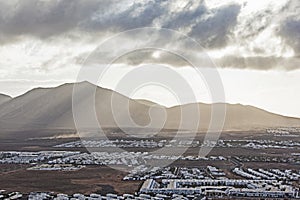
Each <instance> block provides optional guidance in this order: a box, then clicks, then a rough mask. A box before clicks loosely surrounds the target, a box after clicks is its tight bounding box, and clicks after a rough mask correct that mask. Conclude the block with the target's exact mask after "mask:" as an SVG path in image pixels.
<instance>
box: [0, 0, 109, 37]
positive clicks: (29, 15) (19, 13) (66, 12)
mask: <svg viewBox="0 0 300 200" xmlns="http://www.w3.org/2000/svg"><path fill="white" fill-rule="evenodd" d="M108 2H110V3H108ZM111 3H112V1H108V0H107V1H106V0H104V1H103V0H101V1H99V0H84V1H81V0H64V1H59V0H53V1H40V0H25V1H23V0H19V1H16V2H15V3H14V4H9V5H8V4H7V3H5V2H3V1H0V30H1V31H0V32H1V34H2V37H4V38H6V39H9V37H16V36H20V35H31V36H36V37H41V38H45V37H49V36H52V35H57V34H61V33H64V32H67V31H69V30H72V29H74V28H77V27H79V26H80V23H83V22H85V21H89V20H90V18H91V15H92V14H93V13H94V12H96V11H101V10H103V9H104V8H105V7H106V8H109V5H111Z"/></svg>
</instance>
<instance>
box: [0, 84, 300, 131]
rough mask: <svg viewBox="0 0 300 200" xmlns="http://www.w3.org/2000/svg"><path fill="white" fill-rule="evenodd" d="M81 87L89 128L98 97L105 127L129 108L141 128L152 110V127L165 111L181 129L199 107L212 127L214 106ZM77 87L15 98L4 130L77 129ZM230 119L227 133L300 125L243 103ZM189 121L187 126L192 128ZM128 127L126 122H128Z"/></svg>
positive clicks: (1, 119) (169, 123) (3, 112)
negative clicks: (91, 105) (187, 113)
mask: <svg viewBox="0 0 300 200" xmlns="http://www.w3.org/2000/svg"><path fill="white" fill-rule="evenodd" d="M75 84H77V88H78V94H79V96H80V100H79V101H78V102H77V103H76V105H75V106H76V107H77V108H80V109H82V116H80V117H81V120H83V121H84V122H85V123H86V128H97V127H95V126H94V124H93V123H92V120H91V117H90V116H89V114H87V113H86V112H85V110H87V107H86V106H87V102H88V101H89V100H90V99H91V98H95V108H96V114H97V117H98V121H99V123H100V124H101V126H102V127H112V128H114V127H117V125H116V121H115V118H114V117H117V118H118V119H124V120H125V121H126V120H127V118H126V116H127V115H126V114H127V112H128V110H127V109H126V108H127V107H128V106H126V105H127V104H128V105H129V111H130V115H131V117H132V119H133V120H134V122H135V123H136V124H138V125H142V126H145V125H148V124H149V123H150V122H151V120H150V116H149V111H150V110H151V114H153V117H152V120H153V121H152V122H153V123H152V124H154V125H153V126H151V125H150V128H156V127H155V126H156V125H157V124H161V123H162V122H161V121H162V116H163V112H165V114H166V115H167V119H166V122H165V126H164V128H166V129H177V128H178V127H179V124H180V119H181V118H180V117H181V109H187V110H189V109H194V108H195V106H197V107H198V108H199V110H200V116H199V118H200V127H199V130H206V129H207V128H208V126H209V124H210V119H211V109H212V105H210V104H203V103H195V104H187V105H182V106H175V107H171V108H165V107H162V106H160V105H157V106H155V105H156V104H155V103H153V102H149V101H143V100H133V99H129V98H128V97H126V96H123V95H121V94H119V93H117V92H114V91H112V90H109V89H105V88H100V87H97V89H96V93H95V95H91V94H90V93H89V92H88V91H90V90H92V89H94V87H95V86H94V85H92V84H90V83H88V82H81V83H75ZM73 86H74V84H64V85H61V86H59V87H55V88H37V89H33V90H31V91H29V92H27V93H25V94H23V95H21V96H19V97H16V98H13V99H11V100H10V101H7V102H6V103H3V104H1V105H0V127H1V128H2V129H6V130H23V129H46V128H47V129H74V128H75V125H74V119H73V113H72V92H73ZM112 96H114V99H115V101H114V102H115V104H114V105H115V107H114V108H115V111H116V112H115V113H114V114H113V111H112V107H111V98H112ZM225 106H226V108H227V111H226V119H225V124H224V130H240V131H245V130H252V129H265V128H268V127H279V126H299V125H300V119H297V118H291V117H285V116H281V115H277V114H273V113H270V112H267V111H265V110H262V109H259V108H255V107H252V106H244V105H240V104H234V105H233V104H226V105H225ZM188 121H189V120H187V122H186V123H187V124H185V126H184V127H186V128H187V129H188V127H189V124H188V123H189V122H188ZM125 124H126V123H125Z"/></svg>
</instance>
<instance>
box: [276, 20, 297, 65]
mask: <svg viewBox="0 0 300 200" xmlns="http://www.w3.org/2000/svg"><path fill="white" fill-rule="evenodd" d="M279 34H280V35H281V36H282V37H283V38H284V40H285V41H286V43H287V44H289V45H290V46H291V47H292V48H293V49H294V51H295V53H296V55H297V56H300V18H298V19H293V18H288V19H287V20H285V21H284V22H283V24H282V27H281V30H280V31H279ZM299 67H300V66H299Z"/></svg>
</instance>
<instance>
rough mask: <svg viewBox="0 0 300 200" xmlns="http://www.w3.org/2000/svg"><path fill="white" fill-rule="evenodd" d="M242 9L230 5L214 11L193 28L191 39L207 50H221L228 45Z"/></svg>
mask: <svg viewBox="0 0 300 200" xmlns="http://www.w3.org/2000/svg"><path fill="white" fill-rule="evenodd" d="M240 9H241V7H240V6H238V5H229V6H226V7H223V8H222V9H217V10H214V11H212V13H211V16H210V17H208V18H207V19H205V20H201V21H200V22H198V23H196V24H195V25H194V26H193V27H192V31H191V34H190V35H191V37H193V38H195V39H197V41H199V42H200V43H201V44H203V46H204V47H206V48H219V47H223V46H226V45H227V40H228V38H229V36H230V34H231V30H232V28H233V27H234V26H235V25H236V23H237V16H238V14H239V13H240Z"/></svg>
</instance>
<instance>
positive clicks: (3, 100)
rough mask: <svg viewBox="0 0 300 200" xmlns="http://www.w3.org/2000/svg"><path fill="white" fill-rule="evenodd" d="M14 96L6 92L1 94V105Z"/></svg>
mask: <svg viewBox="0 0 300 200" xmlns="http://www.w3.org/2000/svg"><path fill="white" fill-rule="evenodd" d="M11 99H12V98H11V97H10V96H8V95H5V94H0V105H1V104H3V103H5V102H7V101H9V100H11Z"/></svg>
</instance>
